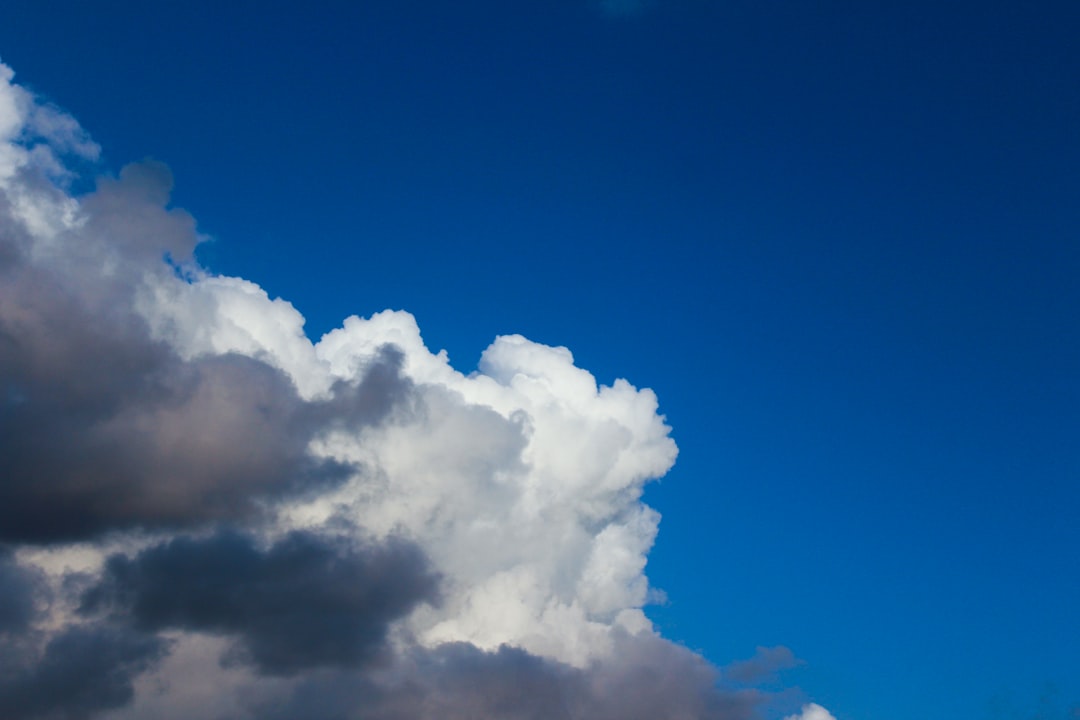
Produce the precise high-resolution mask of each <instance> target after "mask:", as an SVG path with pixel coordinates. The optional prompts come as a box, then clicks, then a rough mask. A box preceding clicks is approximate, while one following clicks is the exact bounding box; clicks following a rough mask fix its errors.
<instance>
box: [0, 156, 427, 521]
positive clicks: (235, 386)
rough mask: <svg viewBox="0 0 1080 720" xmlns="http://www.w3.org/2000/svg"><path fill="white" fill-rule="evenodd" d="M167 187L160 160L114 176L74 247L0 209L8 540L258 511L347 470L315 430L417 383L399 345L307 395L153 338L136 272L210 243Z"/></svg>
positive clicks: (369, 410)
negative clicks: (29, 234)
mask: <svg viewBox="0 0 1080 720" xmlns="http://www.w3.org/2000/svg"><path fill="white" fill-rule="evenodd" d="M170 182H171V181H170V180H169V178H168V174H167V170H165V169H164V168H163V167H162V166H159V165H156V164H150V165H140V166H134V167H130V168H128V169H126V171H125V172H123V173H121V177H120V179H118V180H106V181H103V182H102V183H101V187H100V188H99V190H98V191H97V192H96V193H94V194H93V195H91V196H90V197H88V198H87V199H85V200H84V202H83V207H84V209H85V210H86V211H87V218H88V219H87V221H86V222H85V224H83V225H81V226H79V227H77V228H75V229H73V230H67V231H65V232H73V233H77V234H78V237H77V238H75V239H74V240H72V241H71V242H68V243H65V252H64V253H63V254H55V255H48V254H42V253H41V252H40V251H38V252H37V253H35V254H33V255H32V254H31V253H30V252H29V251H28V250H27V249H26V247H24V245H25V243H23V242H21V238H20V227H21V226H20V223H17V222H15V221H14V220H13V218H12V217H10V214H5V213H3V212H2V211H3V208H2V207H0V391H2V393H3V394H2V395H0V478H3V479H2V480H0V541H9V542H22V541H27V542H55V541H64V540H75V539H82V538H87V537H93V536H95V535H98V534H101V533H103V532H106V531H108V530H114V529H130V528H178V527H184V526H188V525H191V524H194V523H200V522H207V521H220V520H224V519H235V518H241V517H246V516H250V515H252V514H253V513H255V512H256V511H257V510H258V509H260V507H262V505H264V504H265V502H266V501H268V500H270V501H272V500H274V499H277V498H280V497H282V496H285V495H295V494H297V493H299V492H303V491H306V490H311V489H312V488H319V487H325V484H326V483H328V482H333V481H334V480H336V479H340V478H342V477H343V475H344V472H343V471H344V468H342V467H341V466H339V465H336V464H334V463H330V462H325V461H321V462H320V461H316V460H315V459H313V458H312V457H311V455H310V454H309V453H308V450H307V448H308V445H309V443H310V441H311V439H312V438H313V437H314V436H315V434H316V433H318V432H319V431H320V430H322V429H325V428H326V427H327V426H328V425H330V424H351V425H358V424H364V423H371V422H375V421H377V420H378V419H379V418H380V417H382V416H383V415H385V414H386V413H387V412H389V410H390V409H391V408H392V407H393V406H394V405H395V403H397V402H398V401H399V400H401V399H402V398H404V397H405V396H406V395H407V393H408V392H409V384H408V382H407V381H406V380H404V379H403V378H402V377H401V375H400V373H399V372H398V370H399V369H400V356H399V355H396V354H394V353H393V352H389V351H388V352H384V353H383V355H382V359H381V362H379V363H376V364H375V365H374V367H373V368H372V369H371V372H369V373H368V375H367V376H366V377H365V378H364V379H363V380H362V381H361V382H359V383H344V382H339V383H338V384H337V385H336V386H335V388H334V392H333V394H332V396H331V398H330V399H327V400H321V401H318V402H306V401H304V400H302V399H301V398H300V397H299V395H298V394H297V390H296V388H295V387H294V385H293V384H292V382H291V380H290V379H289V378H288V377H287V376H286V375H284V374H283V373H282V372H281V371H280V370H278V369H276V368H273V367H271V366H269V365H267V364H266V363H264V362H262V361H260V360H258V359H253V358H250V357H245V356H240V355H221V356H211V357H204V358H197V359H194V360H184V359H182V358H181V357H179V356H178V355H177V354H176V352H175V351H173V350H172V349H171V348H169V347H168V346H166V345H165V344H163V343H161V342H158V341H156V340H154V339H153V338H152V337H151V335H150V332H149V329H148V327H147V325H146V323H145V321H144V320H143V319H142V318H141V317H139V316H138V314H137V313H136V312H135V305H136V298H135V294H136V291H137V284H138V282H139V278H140V277H141V275H140V273H143V272H147V270H145V268H153V269H154V270H155V271H157V272H160V271H161V270H160V269H161V268H166V269H167V266H165V264H164V263H162V262H161V256H162V253H168V254H169V255H170V256H173V257H175V258H181V259H182V258H184V257H186V256H189V255H190V252H191V250H192V248H193V247H194V245H195V243H196V242H197V241H198V237H197V235H196V233H195V231H194V224H193V223H192V222H191V220H190V218H189V217H188V216H187V215H186V214H183V213H177V212H176V211H170V210H166V209H165V207H164V205H165V203H167V201H168V188H169V184H170ZM67 248H74V250H70V251H69V250H67Z"/></svg>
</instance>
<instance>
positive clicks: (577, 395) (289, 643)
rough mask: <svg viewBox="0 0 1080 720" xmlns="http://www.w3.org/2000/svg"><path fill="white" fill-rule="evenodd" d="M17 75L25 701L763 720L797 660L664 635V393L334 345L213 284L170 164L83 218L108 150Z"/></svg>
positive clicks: (10, 154) (6, 489) (12, 666)
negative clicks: (690, 646) (83, 177)
mask: <svg viewBox="0 0 1080 720" xmlns="http://www.w3.org/2000/svg"><path fill="white" fill-rule="evenodd" d="M12 79H13V75H12V73H11V71H10V70H9V69H7V68H6V67H4V66H2V65H0V543H2V544H4V546H6V549H2V550H0V592H2V596H0V706H2V707H4V708H5V710H6V709H7V708H13V710H11V711H10V713H13V717H15V718H18V719H22V718H54V717H55V718H60V717H72V718H93V717H100V716H102V714H103V713H104V712H105V711H108V717H109V718H110V719H111V720H144V719H145V718H150V717H154V718H171V717H228V718H237V719H238V720H241V719H242V718H249V717H250V718H255V717H259V718H263V717H280V718H300V717H303V718H319V717H323V718H353V717H355V718H359V717H363V718H367V719H379V718H385V719H387V720H390V719H396V718H410V719H411V718H424V717H440V718H470V719H471V720H483V719H484V718H552V717H556V718H557V717H571V718H585V717H588V718H601V719H603V718H611V719H612V720H614V719H616V718H618V719H620V720H634V719H635V718H654V717H662V716H666V717H686V718H699V719H706V720H750V719H751V718H755V717H758V716H759V715H760V713H761V711H762V708H763V707H765V704H766V698H765V694H764V693H763V691H761V690H759V689H754V688H752V687H740V688H735V689H733V688H732V684H731V681H732V680H734V681H736V682H738V683H742V684H743V685H752V684H753V683H755V682H758V679H759V678H761V677H768V675H769V673H771V672H773V671H775V670H779V669H781V668H782V667H785V666H786V665H788V664H790V663H791V662H793V656H792V655H791V654H790V651H786V649H783V648H774V649H771V650H760V651H759V655H758V657H755V658H754V659H753V660H750V661H747V662H745V663H743V664H742V665H736V666H732V667H729V668H728V669H727V670H726V671H725V673H726V675H725V674H724V673H721V671H719V670H718V669H717V668H715V667H714V666H712V665H710V664H709V663H708V662H706V661H705V660H704V659H703V658H701V657H700V656H699V655H697V654H695V653H693V652H691V651H689V650H687V649H686V648H683V647H681V646H679V645H676V644H674V643H671V642H669V641H667V640H664V639H662V638H660V637H659V636H658V635H657V634H656V633H655V632H654V630H653V628H652V626H651V623H650V622H649V620H648V618H647V617H646V615H645V613H644V611H643V608H644V607H645V605H646V604H647V603H648V602H649V600H650V598H652V597H654V596H655V591H654V589H653V588H651V587H650V585H649V581H648V578H647V576H646V573H645V569H646V563H647V558H648V553H649V550H650V549H651V547H652V544H653V541H654V539H655V537H656V533H657V530H658V525H659V521H660V516H659V513H657V512H656V511H655V510H653V509H652V508H650V507H648V506H647V505H646V504H645V503H644V502H643V501H642V494H643V491H644V487H645V485H646V484H647V483H648V482H650V481H652V480H654V479H656V478H658V477H661V476H662V475H664V474H665V473H666V472H667V471H668V470H669V469H670V467H671V466H672V464H673V463H674V461H675V457H676V455H677V452H678V450H677V448H676V446H675V443H674V441H673V440H672V439H671V437H670V428H669V427H668V426H667V424H666V422H665V419H664V417H663V415H661V414H660V412H659V405H658V401H657V398H656V396H655V394H654V393H653V392H652V391H651V390H648V389H645V388H638V387H635V386H633V385H631V384H630V383H629V382H628V381H626V380H622V379H617V380H615V381H614V382H612V383H611V384H610V385H604V384H601V383H598V382H597V380H596V378H595V377H594V376H593V375H592V374H591V373H589V372H588V371H586V370H585V369H583V368H580V367H578V366H577V365H576V363H575V361H574V357H573V355H572V353H571V352H570V350H568V349H567V348H564V347H551V346H546V345H541V344H538V343H534V342H531V341H529V340H528V339H526V338H524V337H522V336H519V335H507V336H501V337H498V338H496V339H495V341H494V342H493V343H492V344H491V346H490V347H488V348H487V350H485V351H484V353H483V355H482V359H481V362H480V364H479V367H478V368H477V369H476V371H474V372H469V373H463V372H461V371H459V370H457V369H455V368H454V367H452V366H451V365H450V362H449V359H448V357H447V356H446V353H444V352H432V351H431V350H429V349H428V348H427V347H426V345H425V344H424V342H423V339H422V337H421V334H420V330H419V328H418V327H417V325H416V321H415V319H414V318H413V317H412V316H411V315H409V314H408V313H406V312H403V311H391V310H387V311H384V312H380V313H375V314H373V315H371V316H369V317H367V318H361V317H357V316H353V317H349V318H347V319H346V320H345V321H344V322H343V324H342V326H341V327H340V328H337V329H335V330H333V331H332V332H330V333H328V334H327V335H325V336H324V337H323V338H321V339H320V340H319V341H318V342H312V341H311V340H310V339H309V338H308V337H307V336H306V335H305V333H304V329H303V326H304V319H303V316H302V315H301V314H300V312H299V311H298V310H297V309H296V308H295V307H293V306H292V305H291V304H290V303H288V302H287V301H285V300H282V299H280V298H273V297H271V296H270V294H269V293H267V292H266V291H265V290H264V289H263V288H261V287H259V286H258V285H256V284H254V283H251V282H249V281H247V280H244V279H242V278H230V277H222V276H218V275H214V274H213V273H211V272H210V271H208V270H206V269H205V268H203V267H201V266H200V265H199V264H198V262H197V261H196V260H195V255H194V253H195V249H196V247H197V246H198V244H199V243H200V242H201V240H202V239H203V238H202V236H201V235H200V233H199V232H198V229H197V225H196V223H195V221H194V219H193V218H192V217H191V216H190V215H189V214H187V213H186V212H183V211H181V210H177V209H174V208H171V207H170V206H169V196H170V191H171V187H172V177H171V175H170V173H169V172H168V169H167V168H166V167H165V166H163V165H161V164H160V163H155V162H143V163H138V164H135V165H131V166H128V167H127V168H125V169H124V170H122V171H121V172H120V174H119V175H118V176H117V177H102V178H99V179H98V182H97V185H96V188H95V190H94V191H93V192H90V193H87V194H85V195H74V194H72V193H71V192H70V190H69V188H70V187H71V185H73V183H69V182H68V180H69V179H70V177H71V172H72V171H70V170H68V169H66V168H67V167H68V166H69V164H70V162H72V159H73V158H74V162H76V163H83V162H85V161H86V160H87V159H92V158H93V157H95V156H96V153H97V150H96V146H95V145H93V143H92V141H91V140H90V139H89V138H88V137H87V136H86V134H85V133H84V132H83V131H82V130H81V129H80V128H79V126H78V123H77V122H75V120H74V119H72V118H70V117H69V116H66V115H64V114H63V113H61V112H60V111H58V110H56V109H55V108H53V107H51V106H46V105H44V104H42V103H41V102H39V101H38V100H37V99H36V98H34V96H32V95H31V94H30V93H28V92H26V91H25V90H23V89H22V88H19V87H18V86H17V85H14V84H13V83H12ZM66 163H67V164H66ZM4 546H0V547H4ZM68 567H75V568H77V570H78V574H75V573H73V572H72V571H70V570H68V569H66V568H68ZM808 707H816V706H808ZM10 713H9V714H10ZM803 720H811V717H810V716H807V717H806V718H804V719H803ZM813 720H818V719H817V718H813Z"/></svg>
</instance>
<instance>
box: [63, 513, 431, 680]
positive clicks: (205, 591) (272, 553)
mask: <svg viewBox="0 0 1080 720" xmlns="http://www.w3.org/2000/svg"><path fill="white" fill-rule="evenodd" d="M435 598H436V578H435V577H434V576H433V575H432V574H431V573H430V572H429V570H428V568H427V565H426V561H425V559H424V557H423V556H422V555H421V554H420V553H419V551H418V550H417V549H416V548H415V546H412V545H409V544H404V543H400V542H396V543H395V542H391V543H387V544H385V545H379V546H362V545H359V544H357V543H355V542H352V541H349V540H348V539H345V540H342V539H334V538H323V537H318V536H316V535H312V534H310V533H301V532H295V533H290V534H288V535H286V536H285V537H284V538H282V539H281V540H279V541H277V542H276V543H274V544H273V545H271V546H270V547H268V548H266V549H265V550H262V549H260V548H259V547H257V545H256V542H255V540H254V538H252V537H250V536H247V535H242V534H239V533H236V532H219V533H216V534H215V535H212V536H210V537H206V538H188V537H179V538H175V539H173V540H170V541H168V542H166V543H163V544H161V545H156V546H154V547H151V548H148V549H146V550H144V551H142V552H140V553H139V554H138V555H137V556H136V557H134V558H129V557H126V556H124V555H113V556H111V557H110V558H109V559H108V560H107V561H106V563H105V570H104V573H103V577H102V580H101V582H100V583H98V584H97V585H95V586H94V587H93V588H91V589H89V590H88V591H87V592H86V593H85V595H84V597H83V602H82V608H81V609H82V611H83V612H84V613H87V614H92V613H94V612H95V611H102V610H104V611H106V612H107V613H108V614H109V615H111V616H112V617H113V618H114V619H115V620H116V622H124V621H125V620H126V621H129V622H130V623H131V624H132V626H134V627H135V628H138V629H140V630H142V631H144V632H150V633H153V632H158V631H162V630H191V631H199V632H208V633H215V634H221V635H225V636H231V637H235V638H236V640H237V644H236V646H235V651H234V652H233V653H232V657H233V658H234V659H238V660H240V661H246V662H250V663H251V664H253V665H254V666H255V667H256V668H257V669H258V670H259V671H260V672H263V673H266V674H272V675H289V674H295V673H297V672H299V671H302V670H305V669H309V668H316V667H325V666H355V665H360V664H363V663H364V662H369V661H371V660H372V659H374V657H375V656H376V655H377V653H378V652H379V651H380V650H382V649H383V648H384V644H385V641H386V636H387V631H388V628H389V625H390V623H391V622H392V621H394V620H396V619H398V618H400V617H402V616H403V615H405V614H407V613H408V612H409V611H410V610H412V609H413V607H415V606H416V605H417V604H418V603H419V602H421V601H431V600H434V599H435Z"/></svg>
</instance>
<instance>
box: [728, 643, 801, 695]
mask: <svg viewBox="0 0 1080 720" xmlns="http://www.w3.org/2000/svg"><path fill="white" fill-rule="evenodd" d="M800 664H802V661H801V660H799V659H798V658H796V657H795V653H793V652H791V649H790V648H786V647H784V646H783V645H778V646H776V647H759V648H757V650H756V651H755V652H754V656H753V657H752V658H750V659H748V660H739V661H737V662H733V663H730V664H728V665H726V666H725V667H724V668H723V672H724V678H725V679H727V680H729V681H731V682H735V683H739V684H741V685H755V684H760V683H764V682H775V681H776V674H777V673H778V672H780V671H781V670H789V669H791V668H793V667H797V666H798V665H800Z"/></svg>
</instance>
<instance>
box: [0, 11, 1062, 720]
mask: <svg viewBox="0 0 1080 720" xmlns="http://www.w3.org/2000/svg"><path fill="white" fill-rule="evenodd" d="M0 15H2V19H0V60H2V61H3V62H4V63H6V64H8V65H10V66H11V67H12V68H14V69H15V71H16V73H17V76H16V77H17V80H18V81H20V82H21V83H24V84H27V85H29V86H30V87H32V88H33V89H36V90H37V91H39V92H41V93H43V94H45V95H47V96H48V97H50V98H51V99H53V100H54V101H55V102H57V103H58V104H60V105H61V106H63V107H64V108H65V109H67V110H69V111H70V112H71V113H72V114H74V115H75V116H76V117H77V118H78V119H79V120H80V121H81V122H82V124H83V125H84V126H85V127H86V128H87V129H88V130H89V131H90V132H91V133H92V135H93V136H94V137H95V139H96V140H97V141H98V142H99V143H100V144H101V145H102V146H103V148H104V151H105V157H104V160H103V165H104V167H105V168H107V169H111V170H113V171H115V169H117V168H118V167H119V166H120V165H122V164H124V163H126V162H129V161H132V160H137V159H141V158H143V157H145V156H152V157H155V158H157V159H159V160H162V161H165V162H167V163H168V164H169V165H170V166H171V167H172V168H173V171H174V174H175V176H176V181H177V189H176V193H175V196H174V197H175V200H176V203H177V204H179V205H181V206H184V207H186V208H188V209H189V210H190V211H191V212H192V213H193V214H194V215H195V216H196V217H197V218H198V220H199V222H200V226H201V228H202V230H203V231H204V232H206V233H208V234H209V235H211V236H213V237H214V238H215V241H214V242H213V243H212V244H210V245H209V246H207V247H204V249H203V250H202V251H201V255H200V257H201V258H202V259H203V261H204V262H205V263H206V264H207V265H208V266H209V267H211V268H212V269H213V270H216V271H219V272H222V273H226V274H238V275H242V276H244V277H247V278H249V279H252V280H255V281H256V282H259V283H260V284H262V285H263V286H264V287H265V288H267V290H268V291H269V292H270V293H271V294H272V295H280V296H283V297H285V298H287V299H289V300H291V301H292V302H293V303H294V304H295V305H296V306H297V307H298V308H299V309H300V310H301V312H303V313H304V314H305V315H306V316H307V318H308V323H309V325H308V327H309V332H310V334H311V335H312V336H313V337H314V338H316V339H317V338H318V337H319V336H320V335H321V334H322V333H323V332H325V331H327V330H329V329H331V328H332V327H334V326H335V325H337V324H339V323H340V321H341V320H342V318H343V317H345V316H346V315H348V314H352V313H357V314H362V315H367V314H370V313H371V312H374V311H378V310H381V309H383V308H386V307H392V308H403V309H407V310H409V311H411V312H413V313H414V314H415V315H416V316H417V318H418V320H419V323H420V326H421V330H422V331H423V333H424V336H425V339H426V340H427V341H428V344H429V346H431V347H432V348H433V349H438V348H446V349H447V350H448V351H449V352H450V355H451V358H452V360H453V361H454V364H455V365H456V366H457V367H458V368H459V369H461V370H465V371H468V370H469V369H471V368H473V367H474V366H475V363H476V360H477V359H478V357H479V353H480V351H481V350H482V349H483V348H484V347H485V346H486V345H487V344H488V342H490V341H491V339H492V338H493V337H494V336H495V335H496V334H499V333H511V332H520V333H522V334H524V335H526V336H528V337H530V338H531V339H534V340H538V341H541V342H546V343H550V344H561V345H566V346H568V347H570V348H571V350H573V352H574V353H575V356H576V357H577V358H578V361H579V364H580V365H582V366H584V367H586V368H588V369H589V370H591V371H593V372H594V373H596V374H597V376H598V377H599V379H600V380H601V381H602V382H610V381H611V380H613V379H614V378H615V377H618V376H625V377H627V378H628V379H629V380H630V381H631V382H634V383H635V384H637V385H644V386H649V387H652V388H654V389H655V390H656V391H657V393H658V394H659V397H660V401H661V409H662V410H663V411H664V412H665V413H666V414H667V416H668V418H669V421H670V422H671V424H672V425H673V427H674V436H675V438H676V440H677V441H678V443H679V445H680V447H681V450H682V454H681V456H680V459H679V462H678V465H677V466H676V468H675V470H674V471H673V472H672V473H671V474H670V475H669V476H668V477H667V478H666V479H665V480H664V481H663V482H662V483H661V484H660V485H659V486H656V487H654V488H652V489H651V490H650V492H649V494H648V496H647V499H648V500H649V501H650V502H651V503H652V504H654V505H656V506H657V507H658V508H659V509H660V510H661V511H662V512H663V513H664V515H665V519H664V522H663V523H662V525H661V534H660V539H659V542H658V544H657V547H656V549H655V551H654V553H653V555H652V556H651V561H650V576H651V578H652V579H653V581H654V582H655V584H656V585H658V586H659V587H661V588H663V589H665V590H666V591H667V593H668V595H669V597H670V604H669V605H667V606H665V607H661V608H654V609H653V610H652V611H651V615H652V616H653V617H654V618H655V619H656V621H657V622H658V623H659V625H660V627H661V628H662V629H663V630H664V631H665V633H666V634H668V635H669V636H671V637H673V638H675V639H679V640H682V641H684V642H686V643H687V644H689V645H690V646H691V647H694V648H698V649H700V650H702V651H703V652H704V653H705V654H706V655H707V656H708V657H710V658H711V659H712V660H714V661H716V662H721V663H722V662H726V661H729V660H732V659H734V658H736V657H743V656H748V655H750V654H752V652H753V650H754V647H755V645H773V644H784V645H788V646H789V647H791V648H792V649H793V650H794V651H795V652H796V654H798V655H799V656H800V657H802V658H804V659H805V660H806V661H807V663H806V665H804V666H803V667H802V668H800V669H798V670H796V671H793V672H792V673H790V674H789V675H788V680H790V681H791V682H794V683H797V684H799V685H800V686H802V687H803V688H804V689H805V690H806V691H807V692H808V693H809V695H810V696H811V697H813V698H814V699H815V700H817V701H819V702H821V703H822V704H824V705H825V706H826V707H828V708H829V709H830V710H831V711H832V712H833V713H834V714H835V715H836V716H837V718H839V720H909V719H910V718H914V717H918V718H925V719H926V720H955V719H956V718H976V719H978V718H988V719H993V720H1012V719H1013V718H1023V720H1029V719H1030V718H1033V717H1034V716H1035V713H1036V712H1037V711H1039V710H1040V707H1043V708H1050V709H1048V710H1047V715H1046V717H1049V718H1051V719H1052V720H1057V719H1058V718H1066V717H1076V716H1075V714H1070V710H1069V709H1070V708H1073V707H1076V706H1080V656H1078V655H1077V652H1076V641H1077V638H1080V611H1078V610H1077V608H1078V607H1080V560H1078V558H1080V529H1078V528H1080V486H1078V479H1080V443H1078V439H1080V338H1078V333H1077V319H1078V315H1080V285H1078V283H1077V278H1078V271H1080V243H1078V240H1080V83H1078V79H1080V41H1078V38H1080V5H1078V4H1076V3H1074V2H1042V3H1040V2H1029V3H1021V2H1011V3H1010V2H994V1H989V0H988V1H985V2H981V3H974V2H949V1H947V0H945V1H942V0H938V1H936V2H928V1H923V0H909V1H908V2H895V3H873V2H836V1H829V0H822V1H817V2H797V1H795V0H788V1H787V2H780V1H779V0H653V1H652V2H650V3H647V4H646V7H645V8H644V9H643V10H642V11H640V12H637V13H630V14H625V15H616V14H612V13H606V12H604V11H603V10H602V9H601V7H600V5H599V4H598V3H596V4H591V3H590V2H589V0H548V1H547V2H543V3H518V2H506V1H505V0H499V1H495V0H490V1H488V0H483V1H481V0H457V1H454V2H430V1H429V2H418V1H415V0H370V1H367V2H356V3H346V2H336V3H327V2H307V3H268V2H258V3H256V2H225V3H222V2H193V1H187V2H95V3H82V2H74V1H71V2H56V1H54V0H9V2H7V3H5V5H4V8H3V10H2V12H0ZM1042 696H1046V697H1048V698H1049V699H1048V700H1043V701H1040V697H1042ZM1040 702H1042V703H1043V704H1042V706H1040ZM1054 708H1056V709H1054Z"/></svg>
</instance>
